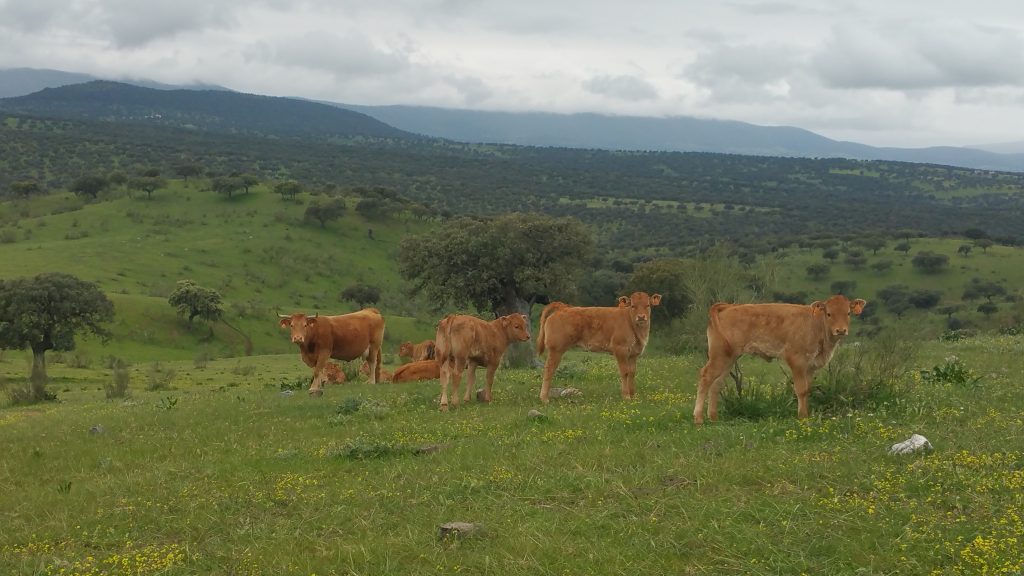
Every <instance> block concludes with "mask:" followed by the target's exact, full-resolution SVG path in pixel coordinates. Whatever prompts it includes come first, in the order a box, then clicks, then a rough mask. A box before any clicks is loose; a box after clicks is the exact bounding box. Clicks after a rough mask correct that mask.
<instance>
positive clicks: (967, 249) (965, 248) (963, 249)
mask: <svg viewBox="0 0 1024 576" xmlns="http://www.w3.org/2000/svg"><path fill="white" fill-rule="evenodd" d="M972 248H974V247H973V246H971V245H970V244H961V245H960V247H959V248H957V249H956V253H957V254H959V255H961V256H964V257H966V256H967V255H968V254H970V253H971V249H972Z"/></svg>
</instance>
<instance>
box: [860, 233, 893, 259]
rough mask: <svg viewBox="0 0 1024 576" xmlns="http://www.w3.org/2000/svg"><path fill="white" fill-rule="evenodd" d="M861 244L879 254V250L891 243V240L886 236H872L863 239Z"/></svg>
mask: <svg viewBox="0 0 1024 576" xmlns="http://www.w3.org/2000/svg"><path fill="white" fill-rule="evenodd" d="M860 244H861V246H863V247H865V248H867V249H868V250H871V253H872V254H874V255H878V251H879V250H881V249H882V248H885V247H886V246H887V245H888V244H889V241H888V240H886V239H885V238H879V237H878V236H871V237H869V238H864V239H863V240H861V241H860Z"/></svg>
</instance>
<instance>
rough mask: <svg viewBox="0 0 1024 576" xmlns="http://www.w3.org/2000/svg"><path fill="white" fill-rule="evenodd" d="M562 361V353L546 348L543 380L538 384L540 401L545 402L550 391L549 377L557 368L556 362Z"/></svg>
mask: <svg viewBox="0 0 1024 576" xmlns="http://www.w3.org/2000/svg"><path fill="white" fill-rule="evenodd" d="M561 361H562V353H561V352H557V351H555V350H548V361H547V362H545V363H544V382H543V384H541V385H540V401H541V402H547V401H548V395H549V393H550V391H551V379H552V378H554V376H555V371H556V370H558V363H559V362H561Z"/></svg>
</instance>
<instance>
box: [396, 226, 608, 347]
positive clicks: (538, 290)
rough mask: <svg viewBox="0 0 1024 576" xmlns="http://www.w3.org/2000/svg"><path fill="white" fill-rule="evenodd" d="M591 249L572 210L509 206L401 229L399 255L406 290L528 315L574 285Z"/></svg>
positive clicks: (590, 239)
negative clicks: (522, 210) (501, 211)
mask: <svg viewBox="0 0 1024 576" xmlns="http://www.w3.org/2000/svg"><path fill="white" fill-rule="evenodd" d="M593 249H594V238H593V235H592V233H591V232H590V230H589V229H588V228H587V227H586V226H584V225H583V223H581V222H580V221H579V220H576V219H575V218H552V217H550V216H543V215H538V214H519V213H511V214H505V215H502V216H498V217H495V218H489V219H470V218H460V219H457V220H452V221H449V222H446V223H445V224H444V225H442V226H441V227H440V228H439V229H437V230H433V231H431V232H430V233H426V234H421V235H417V236H410V237H407V238H406V239H405V240H403V241H402V243H401V245H400V247H399V256H398V262H399V270H400V271H401V274H402V276H403V277H404V278H405V279H406V280H408V281H410V282H411V283H412V291H413V292H414V293H425V294H426V295H427V296H429V297H430V299H431V300H433V301H435V302H438V303H441V302H450V303H452V304H455V305H457V306H461V305H466V304H471V305H473V306H475V307H476V308H477V309H479V310H489V311H491V312H493V313H494V315H495V316H504V315H506V314H511V313H516V312H518V313H521V314H526V315H527V316H528V317H529V315H530V311H531V309H532V307H533V305H534V304H535V303H537V302H546V301H548V300H550V299H553V298H558V297H567V296H570V295H571V294H572V293H573V292H574V291H575V285H576V279H577V278H578V277H579V276H580V274H581V273H582V272H583V268H584V266H585V264H586V263H587V262H588V259H589V256H590V254H591V252H592V251H593ZM508 357H509V361H510V363H512V364H513V365H516V364H522V365H525V364H527V363H529V362H531V361H532V359H533V353H532V346H531V345H529V343H526V345H524V346H517V348H516V349H515V350H513V351H510V352H509V354H508Z"/></svg>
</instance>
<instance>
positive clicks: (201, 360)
mask: <svg viewBox="0 0 1024 576" xmlns="http://www.w3.org/2000/svg"><path fill="white" fill-rule="evenodd" d="M210 360H213V355H212V354H210V351H209V350H207V349H205V348H204V349H202V350H200V351H199V352H198V353H197V354H196V356H195V358H193V359H192V365H193V366H195V367H196V368H198V369H200V370H202V369H203V368H206V366H207V364H209V363H210Z"/></svg>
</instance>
